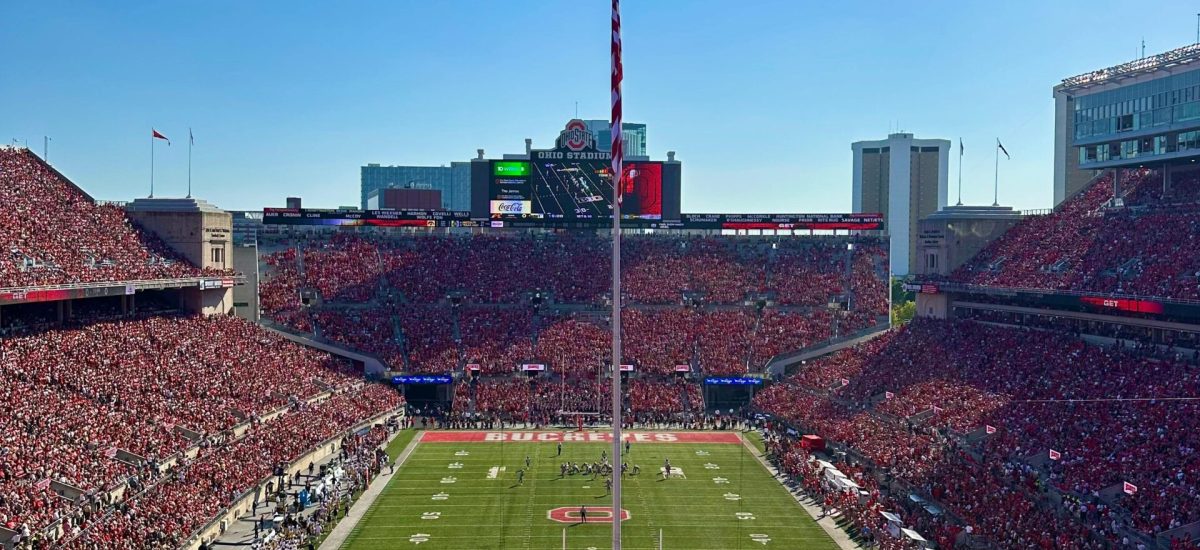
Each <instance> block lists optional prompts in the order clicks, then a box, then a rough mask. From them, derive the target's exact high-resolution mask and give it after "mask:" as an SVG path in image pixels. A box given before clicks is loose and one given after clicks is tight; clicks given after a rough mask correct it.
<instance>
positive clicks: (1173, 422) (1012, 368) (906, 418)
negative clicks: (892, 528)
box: [755, 320, 1200, 546]
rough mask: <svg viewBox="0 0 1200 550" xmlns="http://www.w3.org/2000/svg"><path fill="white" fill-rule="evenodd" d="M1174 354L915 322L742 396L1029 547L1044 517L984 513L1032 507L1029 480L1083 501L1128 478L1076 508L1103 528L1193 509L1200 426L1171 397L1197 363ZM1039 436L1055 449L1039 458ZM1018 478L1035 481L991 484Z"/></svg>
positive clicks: (1189, 389)
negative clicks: (1130, 491)
mask: <svg viewBox="0 0 1200 550" xmlns="http://www.w3.org/2000/svg"><path fill="white" fill-rule="evenodd" d="M1183 359H1184V360H1178V359H1174V358H1171V357H1166V358H1164V357H1163V356H1162V354H1160V353H1150V354H1147V353H1144V350H1142V349H1139V348H1134V347H1126V346H1121V345H1110V346H1101V345H1097V344H1089V343H1087V342H1085V341H1083V340H1080V339H1078V338H1076V337H1073V336H1071V335H1067V334H1062V333H1057V332H1050V331H1043V330H1035V329H1017V328H1004V327H997V326H993V325H985V324H981V323H976V322H970V321H955V322H946V321H931V320H918V321H915V322H914V323H912V324H910V325H909V326H907V327H906V328H904V329H902V330H897V331H893V332H892V333H890V334H888V335H887V336H884V337H880V338H877V339H875V340H872V341H870V342H869V343H867V344H865V345H862V346H860V347H859V348H858V349H851V350H845V351H843V352H839V353H837V354H834V355H832V356H830V357H827V358H823V359H821V360H818V361H814V362H811V363H809V364H806V365H802V366H801V369H800V371H799V372H798V373H797V374H796V375H795V376H794V377H792V378H790V379H788V380H787V381H786V382H785V383H783V384H778V385H776V386H773V387H771V388H768V389H767V390H765V391H763V392H761V393H759V394H758V395H757V396H756V397H755V401H756V405H757V406H758V407H759V408H761V409H762V410H766V411H770V412H772V413H774V414H777V415H778V416H780V417H782V418H786V419H788V420H790V421H794V422H795V423H797V424H798V425H801V426H804V427H805V428H806V429H809V430H812V431H813V432H815V433H818V434H821V435H823V436H825V437H827V438H829V439H830V440H834V441H839V442H842V443H845V444H846V445H848V446H850V447H851V448H853V449H855V450H856V451H857V452H859V453H861V455H862V456H864V457H866V458H867V459H869V460H871V461H872V462H873V463H874V464H876V465H878V466H879V467H880V468H882V469H883V470H884V471H886V472H887V473H888V474H890V475H894V476H896V477H898V478H901V479H904V480H906V481H907V482H909V483H911V484H914V485H917V486H928V487H930V488H931V490H932V487H938V486H942V487H945V486H947V485H949V486H953V487H955V488H956V489H958V490H956V491H946V492H947V493H951V492H952V493H953V494H952V495H950V494H948V495H946V498H945V499H943V500H944V502H945V504H947V505H949V506H951V508H952V509H954V510H956V511H957V512H958V513H960V515H962V516H963V517H964V518H965V519H967V520H968V522H969V523H970V524H972V525H974V526H975V528H976V529H977V530H979V531H981V532H983V533H985V534H987V536H989V537H990V538H992V539H993V540H997V541H1009V542H1011V543H1013V544H1016V543H1029V541H1031V540H1032V541H1035V543H1036V544H1042V543H1041V542H1037V541H1040V540H1041V539H1042V538H1043V535H1041V534H1039V533H1040V532H1039V531H1038V529H1044V528H1045V525H1044V524H1043V526H1042V527H1038V526H1036V525H1025V526H1022V525H1020V524H1014V523H1013V522H1011V521H1009V522H1008V523H1006V524H1004V525H1000V524H995V523H994V522H997V521H1000V520H997V519H996V518H997V517H1000V518H1003V517H1005V516H1004V514H1002V513H1000V512H999V511H1000V510H1005V509H1014V508H1015V509H1019V508H1020V507H1021V506H1026V505H1028V506H1030V507H1035V508H1040V507H1042V506H1043V503H1042V501H1041V498H1040V492H1039V491H1038V488H1037V486H1036V485H1034V484H1032V481H1031V480H1040V482H1042V483H1044V484H1045V485H1046V486H1047V487H1054V488H1055V489H1057V490H1059V491H1062V492H1064V493H1066V494H1069V495H1073V496H1075V497H1077V498H1080V499H1082V500H1083V501H1086V502H1095V501H1097V500H1098V497H1099V495H1101V493H1106V492H1108V491H1107V490H1110V488H1112V487H1118V488H1119V487H1120V486H1121V484H1122V483H1123V482H1129V483H1133V484H1134V485H1136V486H1138V487H1139V490H1138V492H1137V493H1136V494H1135V495H1132V496H1120V497H1116V502H1112V501H1111V500H1110V503H1112V504H1114V505H1116V507H1118V508H1119V509H1120V510H1122V511H1123V515H1121V516H1119V517H1118V516H1104V517H1091V518H1088V517H1086V516H1085V515H1084V514H1077V516H1078V517H1077V518H1076V519H1077V520H1078V521H1082V522H1084V523H1085V524H1086V525H1088V526H1089V527H1091V528H1092V529H1091V530H1092V532H1095V533H1099V534H1101V535H1102V536H1104V537H1108V538H1114V537H1117V536H1118V535H1117V532H1118V529H1117V528H1116V527H1115V526H1114V525H1117V526H1119V525H1131V526H1132V527H1133V528H1134V529H1136V530H1137V531H1140V532H1143V533H1146V534H1149V535H1154V534H1157V533H1159V532H1162V531H1164V530H1167V529H1171V528H1174V527H1179V526H1182V525H1186V524H1188V523H1191V522H1194V521H1198V520H1200V512H1198V511H1200V488H1198V485H1197V483H1196V482H1195V476H1196V472H1197V471H1196V469H1195V468H1196V464H1197V462H1196V457H1197V454H1196V449H1197V448H1200V436H1197V435H1196V434H1195V432H1194V430H1190V429H1189V428H1188V422H1189V420H1188V419H1190V418H1195V417H1196V415H1197V414H1200V405H1197V404H1195V403H1194V402H1192V401H1189V400H1187V399H1183V400H1179V399H1178V398H1194V397H1195V396H1196V395H1200V374H1197V371H1196V370H1195V367H1194V365H1192V364H1190V363H1189V360H1188V359H1187V358H1183ZM1081 365H1086V366H1087V368H1080V366H1081ZM989 426H990V427H991V429H992V431H993V432H994V433H990V434H989V433H987V431H988V429H987V428H988V427H989ZM968 436H971V437H979V439H978V443H977V444H972V445H973V447H972V448H974V449H975V451H976V453H978V454H979V455H980V456H981V460H982V462H978V463H976V462H973V460H974V459H972V457H971V456H970V455H969V454H967V453H963V452H958V451H956V450H955V449H956V446H957V445H959V444H966V443H964V442H966V441H969V440H971V437H968ZM1052 449H1053V450H1054V451H1055V452H1056V453H1061V459H1059V460H1047V456H1048V454H1049V451H1050V450H1052ZM956 480H958V481H956ZM970 480H975V482H974V484H972V482H971V481H970ZM985 480H986V481H987V483H982V482H983V481H985ZM1019 483H1023V484H1026V485H1029V486H1030V487H1032V489H1030V488H1027V490H1025V491H1016V490H1013V491H1009V490H1004V491H1001V490H999V489H998V488H997V487H1016V486H1017V485H1018V484H1019ZM988 484H994V485H995V486H991V485H988ZM980 487H984V488H986V490H981V489H980ZM1017 488H1019V487H1017ZM1116 492H1117V493H1118V494H1120V491H1116ZM1027 497H1028V498H1027ZM1022 498H1027V500H1029V502H1028V503H1025V502H1024V501H1022V500H1021V499H1022ZM1031 509H1032V508H1031ZM1078 521H1077V522H1075V523H1078ZM1068 527H1069V526H1062V527H1061V528H1056V529H1055V530H1051V532H1052V533H1061V532H1068V533H1070V532H1071V531H1070V530H1069V529H1068ZM1064 529H1067V530H1066V531H1064ZM1001 546H1004V545H1003V544H1002V545H1001Z"/></svg>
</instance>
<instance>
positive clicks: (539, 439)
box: [421, 432, 742, 445]
mask: <svg viewBox="0 0 1200 550" xmlns="http://www.w3.org/2000/svg"><path fill="white" fill-rule="evenodd" d="M621 439H622V440H626V441H631V442H633V443H722V444H733V445H737V444H740V443H741V442H742V440H741V438H740V437H738V434H736V433H733V432H624V433H622V434H621ZM502 441H508V442H515V443H522V442H525V443H557V442H559V441H566V442H571V441H575V442H581V443H611V442H612V434H611V433H609V432H425V433H424V434H422V435H421V442H422V443H487V442H496V443H499V442H502Z"/></svg>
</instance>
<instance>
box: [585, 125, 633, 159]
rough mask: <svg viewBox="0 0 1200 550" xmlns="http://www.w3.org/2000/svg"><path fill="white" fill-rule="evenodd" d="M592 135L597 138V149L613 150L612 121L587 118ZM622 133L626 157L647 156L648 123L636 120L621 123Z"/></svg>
mask: <svg viewBox="0 0 1200 550" xmlns="http://www.w3.org/2000/svg"><path fill="white" fill-rule="evenodd" d="M583 123H584V125H586V126H587V129H588V131H589V132H591V133H592V137H594V138H595V139H596V150H597V151H612V123H611V122H609V121H607V120H585V121H583ZM621 134H622V137H623V138H624V139H625V157H626V158H628V157H645V156H646V125H645V124H638V123H636V122H623V123H621Z"/></svg>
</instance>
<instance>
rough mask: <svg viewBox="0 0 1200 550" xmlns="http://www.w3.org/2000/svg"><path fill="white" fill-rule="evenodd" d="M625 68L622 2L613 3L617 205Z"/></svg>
mask: <svg viewBox="0 0 1200 550" xmlns="http://www.w3.org/2000/svg"><path fill="white" fill-rule="evenodd" d="M624 76H625V70H624V68H622V65H621V2H620V0H613V3H612V173H613V188H614V189H615V190H616V193H617V206H618V208H619V207H620V205H621V201H622V200H623V199H624V197H623V196H622V190H621V188H622V187H623V186H622V180H623V179H624V178H623V176H624V174H625V172H624V171H623V170H624V166H623V164H624V160H625V139H624V137H623V136H622V135H621V80H622V79H623V78H624Z"/></svg>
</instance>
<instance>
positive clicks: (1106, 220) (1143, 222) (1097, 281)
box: [950, 170, 1200, 300]
mask: <svg viewBox="0 0 1200 550" xmlns="http://www.w3.org/2000/svg"><path fill="white" fill-rule="evenodd" d="M1114 177H1118V178H1120V180H1121V181H1120V185H1119V187H1121V188H1122V189H1125V188H1130V189H1132V190H1133V191H1131V192H1130V195H1133V196H1136V197H1140V198H1138V199H1137V200H1143V199H1144V197H1143V196H1144V195H1146V196H1148V195H1147V193H1149V191H1144V190H1148V189H1149V190H1154V189H1157V191H1156V192H1157V193H1159V194H1161V183H1160V182H1161V178H1159V177H1158V176H1157V175H1156V174H1155V173H1154V172H1151V171H1149V170H1133V171H1124V172H1122V173H1121V174H1120V175H1117V176H1114V175H1113V174H1112V173H1111V172H1106V173H1105V174H1104V175H1102V176H1100V177H1098V178H1096V179H1095V180H1094V181H1093V183H1092V184H1091V185H1090V186H1089V187H1087V188H1085V189H1084V190H1083V191H1081V192H1080V193H1079V194H1078V195H1076V196H1074V197H1072V198H1070V199H1068V200H1066V201H1064V202H1063V203H1062V204H1060V205H1059V207H1058V208H1056V209H1055V210H1054V212H1052V213H1050V214H1047V215H1036V216H1030V217H1027V218H1026V219H1024V220H1022V221H1021V222H1020V223H1018V224H1017V225H1015V226H1014V227H1013V228H1011V229H1009V230H1008V231H1007V232H1006V233H1005V234H1004V235H1003V236H1001V237H1000V238H999V239H996V240H995V241H993V242H992V243H991V244H989V245H988V246H987V247H986V248H984V250H983V251H982V252H980V253H979V254H978V255H976V256H975V258H974V259H972V260H971V261H970V262H968V263H966V264H964V265H963V266H962V267H960V268H958V269H957V270H956V271H955V272H954V273H953V274H952V275H951V277H950V279H951V280H952V281H955V282H961V283H970V284H980V285H992V286H1004V287H1018V288H1044V289H1053V290H1084V291H1092V292H1100V293H1106V294H1111V293H1119V294H1128V295H1140V296H1153V297H1162V298H1174V299H1189V300H1196V299H1200V255H1197V254H1195V253H1194V251H1195V250H1196V249H1197V248H1198V247H1200V211H1197V209H1196V208H1195V205H1192V207H1191V208H1180V207H1178V206H1179V205H1177V207H1176V208H1150V209H1146V208H1139V207H1138V205H1135V204H1126V205H1124V207H1121V208H1111V207H1108V208H1106V206H1109V205H1110V199H1112V197H1113V178H1114ZM1190 177H1192V176H1185V177H1182V178H1180V180H1179V181H1180V183H1179V187H1178V189H1179V190H1180V193H1182V194H1183V195H1178V196H1189V195H1187V193H1190V191H1188V190H1189V189H1192V184H1191V183H1189V182H1190V180H1189V179H1188V178H1190Z"/></svg>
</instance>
